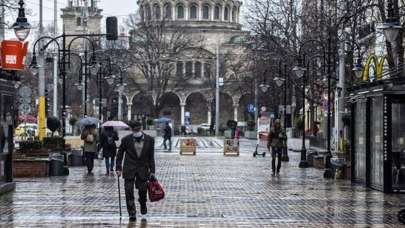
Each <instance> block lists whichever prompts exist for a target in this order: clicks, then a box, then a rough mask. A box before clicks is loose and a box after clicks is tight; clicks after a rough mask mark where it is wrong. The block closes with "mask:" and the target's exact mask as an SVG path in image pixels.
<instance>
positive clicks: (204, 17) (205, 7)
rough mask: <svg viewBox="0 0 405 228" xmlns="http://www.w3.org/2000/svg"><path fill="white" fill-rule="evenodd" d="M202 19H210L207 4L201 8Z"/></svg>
mask: <svg viewBox="0 0 405 228" xmlns="http://www.w3.org/2000/svg"><path fill="white" fill-rule="evenodd" d="M203 19H205V20H208V19H210V6H209V5H208V4H205V5H204V6H203Z"/></svg>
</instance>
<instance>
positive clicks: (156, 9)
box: [153, 4, 161, 20]
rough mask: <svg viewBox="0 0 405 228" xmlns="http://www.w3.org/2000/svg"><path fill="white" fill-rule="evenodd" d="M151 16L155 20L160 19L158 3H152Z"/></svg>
mask: <svg viewBox="0 0 405 228" xmlns="http://www.w3.org/2000/svg"><path fill="white" fill-rule="evenodd" d="M153 14H154V15H153V16H154V18H155V19H156V20H160V16H161V15H160V14H161V12H160V6H159V5H158V4H155V5H153Z"/></svg>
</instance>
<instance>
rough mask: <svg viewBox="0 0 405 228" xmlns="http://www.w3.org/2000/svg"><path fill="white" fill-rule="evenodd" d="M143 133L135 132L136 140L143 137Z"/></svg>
mask: <svg viewBox="0 0 405 228" xmlns="http://www.w3.org/2000/svg"><path fill="white" fill-rule="evenodd" d="M142 135H143V134H142V132H141V131H138V132H134V137H135V138H141V137H142Z"/></svg>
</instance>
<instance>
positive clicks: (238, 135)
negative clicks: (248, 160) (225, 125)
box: [235, 127, 241, 145]
mask: <svg viewBox="0 0 405 228" xmlns="http://www.w3.org/2000/svg"><path fill="white" fill-rule="evenodd" d="M240 135H241V130H240V128H239V127H237V128H236V130H235V141H236V144H237V145H239V139H240Z"/></svg>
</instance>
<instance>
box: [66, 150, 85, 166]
mask: <svg viewBox="0 0 405 228" xmlns="http://www.w3.org/2000/svg"><path fill="white" fill-rule="evenodd" d="M69 160H70V165H71V166H83V165H84V163H83V155H82V150H72V152H71V154H70V159H69Z"/></svg>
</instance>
